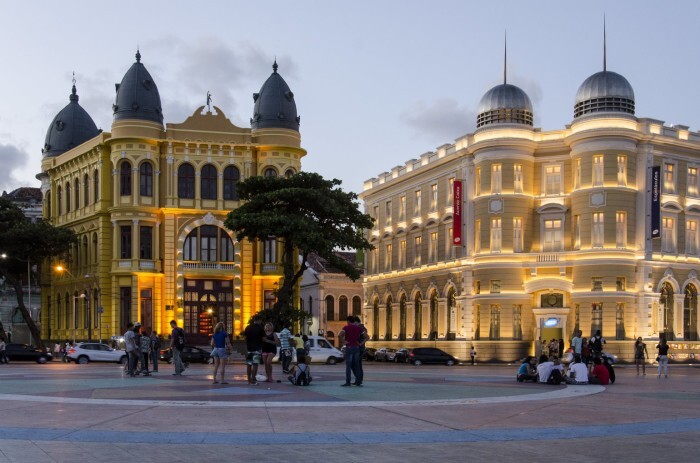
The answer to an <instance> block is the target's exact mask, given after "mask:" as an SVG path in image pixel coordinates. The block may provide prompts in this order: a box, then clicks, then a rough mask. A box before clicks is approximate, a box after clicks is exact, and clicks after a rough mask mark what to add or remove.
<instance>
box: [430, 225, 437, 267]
mask: <svg viewBox="0 0 700 463" xmlns="http://www.w3.org/2000/svg"><path fill="white" fill-rule="evenodd" d="M428 259H430V262H437V260H438V232H432V233H431V234H430V249H429V252H428Z"/></svg>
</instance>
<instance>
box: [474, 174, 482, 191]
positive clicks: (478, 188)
mask: <svg viewBox="0 0 700 463" xmlns="http://www.w3.org/2000/svg"><path fill="white" fill-rule="evenodd" d="M474 196H481V167H477V168H476V175H475V176H474Z"/></svg>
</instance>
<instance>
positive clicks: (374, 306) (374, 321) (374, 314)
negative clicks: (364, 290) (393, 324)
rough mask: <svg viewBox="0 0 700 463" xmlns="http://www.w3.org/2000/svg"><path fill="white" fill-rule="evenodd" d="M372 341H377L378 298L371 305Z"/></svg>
mask: <svg viewBox="0 0 700 463" xmlns="http://www.w3.org/2000/svg"><path fill="white" fill-rule="evenodd" d="M372 340H373V341H379V298H375V299H374V304H372Z"/></svg>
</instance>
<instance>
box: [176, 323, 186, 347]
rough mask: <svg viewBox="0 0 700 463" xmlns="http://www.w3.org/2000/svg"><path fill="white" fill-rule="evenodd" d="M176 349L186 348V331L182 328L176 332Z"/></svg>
mask: <svg viewBox="0 0 700 463" xmlns="http://www.w3.org/2000/svg"><path fill="white" fill-rule="evenodd" d="M175 348H176V349H177V350H182V349H184V348H185V331H184V330H183V329H182V328H178V329H177V330H176V331H175Z"/></svg>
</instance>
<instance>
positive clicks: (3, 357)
mask: <svg viewBox="0 0 700 463" xmlns="http://www.w3.org/2000/svg"><path fill="white" fill-rule="evenodd" d="M3 363H10V362H8V361H7V354H6V353H5V340H4V339H0V364H3Z"/></svg>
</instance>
